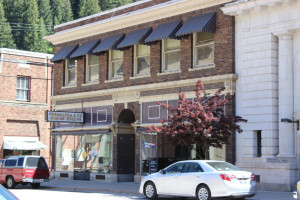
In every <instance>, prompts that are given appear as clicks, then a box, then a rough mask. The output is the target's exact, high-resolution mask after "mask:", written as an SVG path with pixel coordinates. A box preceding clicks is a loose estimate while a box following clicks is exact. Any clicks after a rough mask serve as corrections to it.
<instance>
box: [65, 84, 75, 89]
mask: <svg viewBox="0 0 300 200" xmlns="http://www.w3.org/2000/svg"><path fill="white" fill-rule="evenodd" d="M76 87H77V85H67V86H63V87H62V88H61V89H69V88H76Z"/></svg>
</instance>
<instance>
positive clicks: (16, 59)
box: [0, 48, 53, 164]
mask: <svg viewBox="0 0 300 200" xmlns="http://www.w3.org/2000/svg"><path fill="white" fill-rule="evenodd" d="M0 54H1V57H0V81H1V84H0V145H1V150H0V157H1V158H5V157H7V156H11V155H41V156H44V157H45V158H46V160H47V162H48V163H49V164H50V163H51V156H50V141H51V140H50V125H49V123H47V122H45V111H46V110H49V109H50V105H51V103H50V96H51V92H52V91H51V77H52V74H51V66H50V65H52V64H50V59H51V58H52V57H53V55H52V54H44V53H35V52H29V51H21V50H14V49H6V48H0Z"/></svg>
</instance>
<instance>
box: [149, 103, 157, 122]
mask: <svg viewBox="0 0 300 200" xmlns="http://www.w3.org/2000/svg"><path fill="white" fill-rule="evenodd" d="M152 107H158V117H149V112H150V108H152ZM148 119H160V105H153V106H148Z"/></svg>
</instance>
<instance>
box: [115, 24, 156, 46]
mask: <svg viewBox="0 0 300 200" xmlns="http://www.w3.org/2000/svg"><path fill="white" fill-rule="evenodd" d="M151 30H152V28H151V27H148V28H144V29H139V30H135V31H131V32H130V33H128V35H127V36H126V37H125V38H124V40H122V42H120V44H119V45H118V47H117V48H124V47H128V46H131V45H135V44H137V43H140V42H144V39H145V37H147V36H148V35H149V33H150V32H151Z"/></svg>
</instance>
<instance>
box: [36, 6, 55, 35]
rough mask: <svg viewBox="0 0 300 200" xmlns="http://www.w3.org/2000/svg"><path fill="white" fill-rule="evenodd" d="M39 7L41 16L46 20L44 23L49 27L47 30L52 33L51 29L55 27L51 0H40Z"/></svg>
mask: <svg viewBox="0 0 300 200" xmlns="http://www.w3.org/2000/svg"><path fill="white" fill-rule="evenodd" d="M38 8H39V14H40V17H42V18H43V20H44V25H45V27H47V29H48V30H47V32H48V33H52V32H53V31H52V30H51V29H52V27H53V16H52V11H51V10H52V9H51V6H50V0H38Z"/></svg>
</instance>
